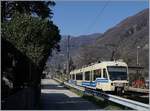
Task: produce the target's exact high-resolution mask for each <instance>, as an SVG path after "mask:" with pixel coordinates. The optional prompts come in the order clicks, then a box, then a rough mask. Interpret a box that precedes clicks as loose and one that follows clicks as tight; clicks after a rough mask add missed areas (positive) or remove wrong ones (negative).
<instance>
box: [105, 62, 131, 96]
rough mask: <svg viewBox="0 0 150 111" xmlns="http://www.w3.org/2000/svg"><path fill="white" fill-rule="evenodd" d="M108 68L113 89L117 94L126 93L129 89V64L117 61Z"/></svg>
mask: <svg viewBox="0 0 150 111" xmlns="http://www.w3.org/2000/svg"><path fill="white" fill-rule="evenodd" d="M106 67H107V73H108V75H109V79H110V81H111V87H112V89H113V90H114V91H115V92H117V93H124V91H125V90H127V89H128V84H129V81H128V66H127V64H126V63H125V62H118V61H115V62H113V63H112V64H110V65H107V66H106Z"/></svg>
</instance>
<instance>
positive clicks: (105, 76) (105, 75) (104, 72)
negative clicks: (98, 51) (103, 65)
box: [103, 69, 107, 78]
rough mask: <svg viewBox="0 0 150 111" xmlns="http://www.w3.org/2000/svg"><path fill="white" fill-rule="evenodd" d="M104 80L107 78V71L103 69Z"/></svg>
mask: <svg viewBox="0 0 150 111" xmlns="http://www.w3.org/2000/svg"><path fill="white" fill-rule="evenodd" d="M103 78H107V73H106V69H103Z"/></svg>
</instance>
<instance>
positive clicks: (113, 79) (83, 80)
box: [70, 61, 129, 92]
mask: <svg viewBox="0 0 150 111" xmlns="http://www.w3.org/2000/svg"><path fill="white" fill-rule="evenodd" d="M70 82H71V83H75V84H76V85H80V86H84V87H88V88H92V89H96V90H102V91H121V92H123V91H124V90H125V89H127V88H128V83H129V82H128V66H127V64H126V63H125V62H122V61H103V62H100V63H95V64H93V65H90V66H87V67H83V68H81V69H76V70H73V71H71V72H70Z"/></svg>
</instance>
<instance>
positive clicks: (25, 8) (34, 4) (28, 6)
mask: <svg viewBox="0 0 150 111" xmlns="http://www.w3.org/2000/svg"><path fill="white" fill-rule="evenodd" d="M54 5H55V2H53V1H2V2H1V7H2V21H3V20H6V18H11V17H12V16H13V14H14V13H15V12H19V13H21V14H23V13H26V14H29V15H32V14H34V15H36V16H38V17H40V18H43V19H44V18H47V17H49V18H51V17H52V14H53V13H52V10H51V9H50V6H54Z"/></svg>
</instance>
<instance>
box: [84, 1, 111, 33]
mask: <svg viewBox="0 0 150 111" xmlns="http://www.w3.org/2000/svg"><path fill="white" fill-rule="evenodd" d="M108 2H109V0H108V1H107V2H106V3H105V4H104V6H103V8H102V9H101V10H100V12H99V13H98V14H97V16H96V17H95V19H94V21H93V22H92V23H91V24H90V25H89V26H88V28H87V33H88V32H89V31H90V30H91V28H92V26H94V25H95V24H96V22H97V21H96V20H97V18H98V17H100V16H101V15H102V13H103V11H104V9H105V8H106V6H107V5H108Z"/></svg>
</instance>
